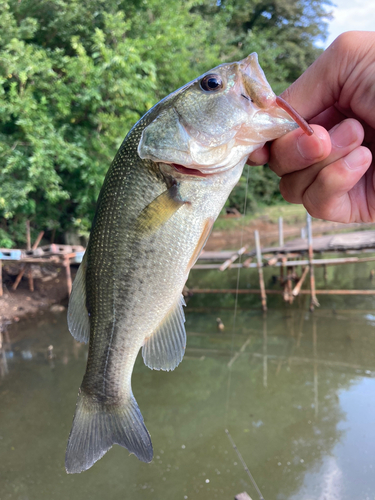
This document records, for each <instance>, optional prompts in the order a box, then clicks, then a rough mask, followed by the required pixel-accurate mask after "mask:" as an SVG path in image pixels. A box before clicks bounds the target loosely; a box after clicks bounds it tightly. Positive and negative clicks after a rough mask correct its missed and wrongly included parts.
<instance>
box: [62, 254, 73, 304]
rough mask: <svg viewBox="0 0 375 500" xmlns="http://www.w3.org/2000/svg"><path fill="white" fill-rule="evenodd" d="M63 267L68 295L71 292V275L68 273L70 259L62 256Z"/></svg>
mask: <svg viewBox="0 0 375 500" xmlns="http://www.w3.org/2000/svg"><path fill="white" fill-rule="evenodd" d="M64 267H65V273H66V287H67V289H68V296H69V297H70V294H71V293H72V275H71V273H70V260H69V257H65V258H64Z"/></svg>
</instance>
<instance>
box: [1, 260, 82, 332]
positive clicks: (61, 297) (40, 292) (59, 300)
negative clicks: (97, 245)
mask: <svg viewBox="0 0 375 500" xmlns="http://www.w3.org/2000/svg"><path fill="white" fill-rule="evenodd" d="M75 272H76V269H75V267H73V266H72V275H73V277H74V275H75ZM14 279H15V276H14V275H11V274H8V273H7V272H6V271H4V272H3V290H4V293H3V296H2V297H0V331H1V330H2V329H4V328H6V326H7V325H9V324H10V323H13V322H17V321H19V320H20V319H21V318H24V317H33V316H36V315H38V314H40V313H43V312H44V311H46V310H51V311H52V312H59V311H61V310H64V309H65V308H66V307H67V304H68V296H67V285H66V276H65V270H64V269H63V268H62V267H56V269H55V273H54V275H53V277H52V278H51V279H50V280H48V281H45V280H44V281H43V279H38V278H36V279H34V291H33V292H31V291H30V290H29V283H28V280H27V279H25V278H23V279H22V280H21V282H20V284H19V285H18V288H17V290H15V291H13V290H12V284H13V283H14Z"/></svg>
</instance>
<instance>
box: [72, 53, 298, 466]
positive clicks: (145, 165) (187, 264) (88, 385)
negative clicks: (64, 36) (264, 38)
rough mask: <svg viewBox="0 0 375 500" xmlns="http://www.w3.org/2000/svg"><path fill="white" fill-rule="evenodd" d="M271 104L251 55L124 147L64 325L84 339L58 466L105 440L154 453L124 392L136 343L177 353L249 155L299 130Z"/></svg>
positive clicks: (174, 360)
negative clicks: (206, 258) (193, 276)
mask: <svg viewBox="0 0 375 500" xmlns="http://www.w3.org/2000/svg"><path fill="white" fill-rule="evenodd" d="M278 102H281V101H278ZM278 102H277V101H276V96H275V94H274V93H273V92H272V90H271V87H270V86H269V84H268V82H267V80H266V78H265V76H264V73H263V71H262V69H261V68H260V66H259V64H258V59H257V55H256V54H251V55H250V56H248V57H247V58H246V59H244V60H242V61H240V62H236V63H231V64H222V65H221V66H218V67H217V68H214V69H213V70H211V71H209V72H208V73H205V74H204V75H202V76H200V77H199V78H197V79H196V80H194V81H192V82H190V83H188V84H186V85H185V86H183V87H182V88H180V89H179V90H177V91H176V92H174V93H172V94H170V95H169V96H168V97H166V98H165V99H163V100H162V101H160V102H159V103H158V104H156V105H155V106H154V107H153V108H152V109H151V110H150V111H148V112H147V113H146V114H145V115H144V116H143V117H142V118H141V119H140V120H139V122H138V123H137V124H136V125H135V126H134V127H133V128H132V129H131V131H130V132H129V133H128V135H127V136H126V138H125V140H124V142H123V143H122V145H121V147H120V149H119V151H118V152H117V154H116V157H115V159H114V160H113V163H112V165H111V167H110V169H109V171H108V173H107V176H106V178H105V181H104V184H103V187H102V190H101V192H100V196H99V199H98V204H97V210H96V215H95V219H94V222H93V227H92V231H91V236H90V241H89V244H88V247H87V250H86V253H85V256H84V258H83V261H82V264H81V266H80V268H79V270H78V273H77V276H76V279H75V281H74V285H73V290H72V295H71V298H70V302H69V309H68V325H69V329H70V332H71V333H72V335H73V337H74V338H75V339H76V340H78V341H80V342H88V341H89V354H88V361H87V368H86V373H85V375H84V378H83V381H82V385H81V387H80V390H79V394H78V401H77V406H76V412H75V415H74V420H73V426H72V430H71V433H70V436H69V441H68V446H67V452H66V461H65V465H66V470H67V472H68V473H76V472H82V471H84V470H86V469H88V468H90V467H91V466H92V465H93V464H94V463H95V462H96V461H97V460H99V459H100V458H101V457H102V456H103V455H104V454H105V453H106V452H107V450H108V449H109V448H111V447H112V445H113V444H119V445H121V446H124V447H125V448H127V449H128V450H129V451H130V452H131V453H134V454H135V455H136V456H137V457H138V458H139V459H140V460H143V461H144V462H150V461H151V460H152V457H153V450H152V444H151V439H150V435H149V433H148V431H147V429H146V427H145V424H144V421H143V418H142V415H141V412H140V410H139V408H138V405H137V402H136V400H135V398H134V396H133V393H132V388H131V376H132V371H133V366H134V363H135V360H136V357H137V355H138V352H139V350H140V349H141V348H142V356H143V360H144V362H145V364H146V365H147V366H148V367H150V368H151V369H156V370H173V369H174V368H176V366H177V365H178V364H179V363H180V361H181V360H182V357H183V355H184V351H185V345H186V334H185V328H184V321H185V318H184V313H183V306H184V300H183V297H182V289H183V286H184V284H185V282H186V280H187V278H188V275H189V271H190V269H191V267H192V266H193V265H194V263H195V261H196V260H197V258H198V256H199V253H200V251H201V250H202V248H203V246H204V244H205V242H206V240H207V238H208V236H209V234H210V231H211V228H212V225H213V223H214V221H215V219H216V218H217V216H218V215H219V213H220V211H221V209H222V207H223V205H224V203H225V201H226V199H227V198H228V196H229V193H230V192H231V190H232V188H233V187H234V186H235V184H236V183H237V182H238V180H239V178H240V176H241V173H242V169H243V166H244V164H245V162H246V158H247V156H248V155H249V153H250V152H252V151H254V149H256V148H259V147H261V146H262V145H263V144H264V143H265V142H266V141H269V140H273V139H275V138H277V137H280V136H281V135H283V134H285V133H286V132H288V131H290V130H292V129H293V128H295V127H296V126H297V124H296V122H295V121H294V120H293V119H292V118H291V116H290V115H289V114H288V113H287V112H285V111H284V110H283V109H282V108H281V107H280V106H279V104H278Z"/></svg>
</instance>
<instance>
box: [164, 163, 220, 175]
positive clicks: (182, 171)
mask: <svg viewBox="0 0 375 500" xmlns="http://www.w3.org/2000/svg"><path fill="white" fill-rule="evenodd" d="M171 166H172V167H173V168H174V169H175V170H177V172H179V173H180V174H185V175H195V176H196V177H208V176H210V175H213V174H214V173H215V172H212V174H204V173H203V172H201V171H200V170H198V169H197V168H187V167H184V166H183V165H179V164H178V163H171Z"/></svg>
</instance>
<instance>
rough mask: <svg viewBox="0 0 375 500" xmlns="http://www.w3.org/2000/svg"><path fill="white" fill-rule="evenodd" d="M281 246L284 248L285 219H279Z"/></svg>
mask: <svg viewBox="0 0 375 500" xmlns="http://www.w3.org/2000/svg"><path fill="white" fill-rule="evenodd" d="M279 246H280V247H283V246H284V230H283V218H282V217H279Z"/></svg>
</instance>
